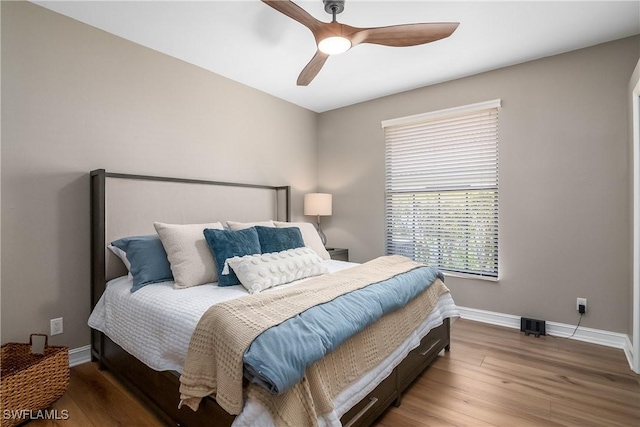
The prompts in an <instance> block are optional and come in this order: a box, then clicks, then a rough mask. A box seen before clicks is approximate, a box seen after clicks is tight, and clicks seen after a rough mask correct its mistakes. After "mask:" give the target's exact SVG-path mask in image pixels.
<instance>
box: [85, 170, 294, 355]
mask: <svg viewBox="0 0 640 427" xmlns="http://www.w3.org/2000/svg"><path fill="white" fill-rule="evenodd" d="M90 179H91V185H90V188H91V309H93V307H95V305H96V303H97V302H98V300H99V299H100V297H101V296H102V294H103V293H104V290H105V287H106V283H107V281H108V280H109V279H111V278H112V276H113V268H110V266H111V267H113V265H112V264H113V263H114V262H118V261H117V258H116V257H115V256H114V255H113V254H112V253H111V251H109V250H108V249H107V245H108V242H111V241H112V240H115V239H116V238H119V237H125V236H126V235H139V234H150V233H153V232H155V231H154V230H153V222H154V221H159V222H170V223H207V222H216V221H221V222H223V223H224V221H226V220H234V221H262V220H265V219H275V220H280V221H290V220H291V187H289V186H269V185H259V184H245V183H235V182H220V181H205V180H198V179H186V178H170V177H160V176H146V175H131V174H122V173H112V172H107V171H105V170H104V169H97V170H94V171H91V173H90ZM165 190H166V193H165ZM110 202H112V204H110ZM199 205H202V208H200V207H199ZM110 214H111V215H110ZM252 215H255V216H252ZM110 263H111V264H110ZM121 268H123V267H122V266H121ZM122 271H123V272H124V271H125V270H122ZM125 274H126V273H125ZM101 336H102V334H100V333H98V332H97V331H95V330H93V329H92V330H91V350H92V356H93V358H97V359H98V360H99V359H100V358H101V355H102V349H103V345H102V337H101Z"/></svg>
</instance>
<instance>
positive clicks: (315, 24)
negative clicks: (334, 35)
mask: <svg viewBox="0 0 640 427" xmlns="http://www.w3.org/2000/svg"><path fill="white" fill-rule="evenodd" d="M262 2H263V3H265V4H267V5H269V6H271V7H272V8H274V9H275V10H277V11H278V12H280V13H282V14H284V15H286V16H288V17H289V18H291V19H293V20H295V21H298V22H299V23H301V24H302V25H304V26H305V27H307V28H309V29H310V30H311V31H316V30H317V29H318V28H320V27H321V26H322V22H320V21H318V20H317V19H316V18H314V17H313V16H311V15H310V14H309V13H308V12H307V11H306V10H304V9H303V8H301V7H300V6H298V5H297V4H295V3H293V2H291V1H288V0H262Z"/></svg>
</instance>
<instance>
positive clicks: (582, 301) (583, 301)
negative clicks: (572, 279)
mask: <svg viewBox="0 0 640 427" xmlns="http://www.w3.org/2000/svg"><path fill="white" fill-rule="evenodd" d="M581 305H584V312H585V313H586V312H587V299H586V298H578V299H577V300H576V310H577V311H580V306H581Z"/></svg>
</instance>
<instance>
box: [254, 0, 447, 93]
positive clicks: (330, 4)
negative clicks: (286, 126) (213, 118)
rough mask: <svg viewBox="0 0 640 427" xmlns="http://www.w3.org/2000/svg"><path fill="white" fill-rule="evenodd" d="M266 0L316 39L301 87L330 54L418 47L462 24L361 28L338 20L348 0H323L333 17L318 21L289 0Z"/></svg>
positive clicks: (444, 36) (445, 34)
mask: <svg viewBox="0 0 640 427" xmlns="http://www.w3.org/2000/svg"><path fill="white" fill-rule="evenodd" d="M262 2H263V3H266V4H268V5H269V6H271V7H272V8H274V9H275V10H277V11H278V12H281V13H283V14H284V15H287V16H288V17H289V18H291V19H293V20H295V21H298V22H299V23H301V24H302V25H304V26H305V27H307V28H309V29H310V30H311V32H312V33H313V36H314V37H315V39H316V44H317V45H318V50H317V52H316V54H315V55H314V57H313V58H311V61H309V63H308V64H307V66H306V67H304V69H303V70H302V72H301V73H300V76H298V86H307V85H308V84H309V83H311V81H312V80H313V79H314V78H315V77H316V75H317V74H318V72H319V71H320V69H321V68H322V66H323V65H324V63H325V61H326V60H327V58H328V57H329V56H330V55H337V54H339V53H343V52H346V51H347V50H349V49H351V48H352V47H354V46H356V45H358V44H360V43H373V44H380V45H384V46H396V47H402V46H416V45H420V44H425V43H430V42H433V41H436V40H440V39H444V38H446V37H449V36H450V35H451V34H453V32H454V31H455V30H456V28H458V25H459V23H458V22H438V23H426V24H404V25H392V26H390V27H373V28H358V27H351V26H349V25H346V24H341V23H339V22H338V21H336V15H337V14H339V13H341V12H342V11H343V10H344V0H323V2H324V10H325V11H326V12H327V13H330V14H331V15H332V17H333V19H332V21H331V22H322V21H318V20H317V19H316V18H314V17H313V16H311V15H310V14H309V13H308V12H307V11H305V10H304V9H302V8H301V7H300V6H298V5H297V4H295V3H293V2H291V1H289V0H262Z"/></svg>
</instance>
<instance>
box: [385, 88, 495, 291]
mask: <svg viewBox="0 0 640 427" xmlns="http://www.w3.org/2000/svg"><path fill="white" fill-rule="evenodd" d="M499 107H500V100H495V101H489V102H484V103H480V104H474V105H469V106H465V107H459V108H452V109H448V110H442V111H436V112H433V113H427V114H421V115H417V116H411V117H405V118H400V119H394V120H386V121H384V122H382V127H383V128H384V131H385V199H386V214H385V217H386V253H387V254H398V255H404V256H407V257H409V258H412V259H414V260H416V261H418V262H422V263H425V264H427V265H432V266H435V267H438V268H440V269H441V270H443V271H449V272H456V273H465V274H472V275H476V276H486V277H491V278H497V277H498V108H499Z"/></svg>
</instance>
